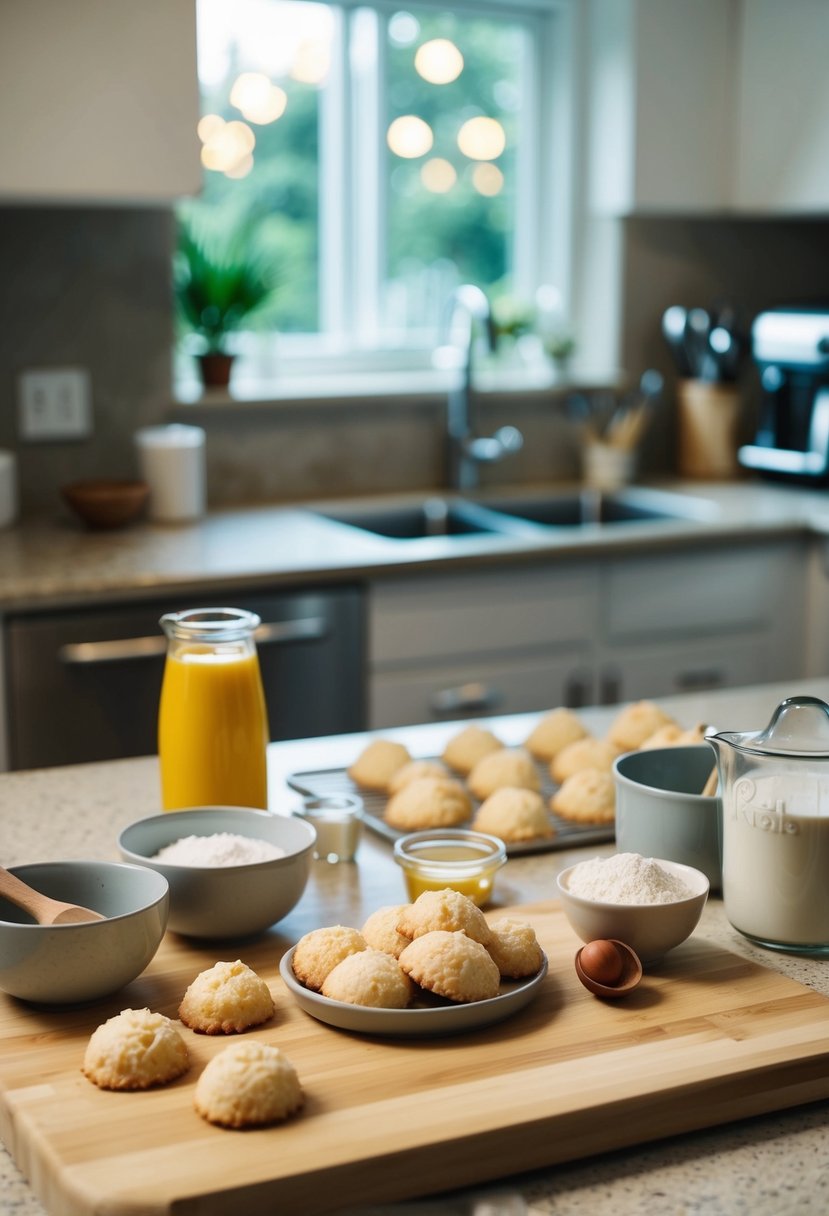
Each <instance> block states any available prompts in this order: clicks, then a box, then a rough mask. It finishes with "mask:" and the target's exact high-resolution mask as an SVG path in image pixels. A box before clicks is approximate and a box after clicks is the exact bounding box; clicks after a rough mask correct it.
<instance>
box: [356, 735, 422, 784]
mask: <svg viewBox="0 0 829 1216" xmlns="http://www.w3.org/2000/svg"><path fill="white" fill-rule="evenodd" d="M410 760H411V756H410V755H409V749H408V748H407V747H404V745H403V744H402V743H396V742H395V741H394V740H393V739H373V740H372V742H371V743H369V744H368V745H367V746H366V747H364V748H363V750H362V751H361V752H360V754H359V756H358V757H357V759H356V760H355V761H354V763H353V764H352V765H351V767H350V768H349V769H348V770H347V771H348V775H349V777H350V778H351V780H352V781H353V782H355V784H356V785H359V786H360V787H361V788H362V789H365V790H377V791H379V792H381V793H385V791H386V790H387V789H388V785H389V781H390V780H391V778H392V776H393V775H394V774H395V773H396V772H397V770H398V769H399V768H402V767H403V765H404V764H408V763H409V761H410Z"/></svg>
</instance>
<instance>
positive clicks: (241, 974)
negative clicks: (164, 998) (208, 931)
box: [178, 959, 274, 1034]
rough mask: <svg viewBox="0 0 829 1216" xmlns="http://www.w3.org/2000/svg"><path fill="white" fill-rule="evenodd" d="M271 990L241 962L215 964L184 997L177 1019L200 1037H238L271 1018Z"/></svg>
mask: <svg viewBox="0 0 829 1216" xmlns="http://www.w3.org/2000/svg"><path fill="white" fill-rule="evenodd" d="M273 1011H274V1003H273V997H272V996H271V990H270V988H269V987H268V985H267V984H266V983H265V981H264V980H263V979H262V977H261V976H259V975H257V974H256V972H255V971H252V970H251V968H250V967H248V966H247V964H246V963H243V962H242V961H241V959H236V961H235V962H234V963H214V965H213V966H212V967H209V968H208V969H207V970H206V971H202V972H200V973H199V974H198V975H197V976H196V978H195V979H194V980H193V982H192V984H191V985H190V987H189V988H188V989H187V991H186V992H185V994H184V997H183V999H182V1002H181V1004H180V1005H179V1009H178V1016H179V1017H180V1018H181V1020H182V1022H184V1025H185V1026H189V1027H190V1029H191V1030H196V1031H198V1032H199V1034H241V1032H242V1031H243V1030H249V1029H250V1028H251V1026H261V1025H262V1023H263V1022H267V1020H268V1018H271V1017H273Z"/></svg>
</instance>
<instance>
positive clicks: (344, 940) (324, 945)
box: [291, 925, 368, 992]
mask: <svg viewBox="0 0 829 1216" xmlns="http://www.w3.org/2000/svg"><path fill="white" fill-rule="evenodd" d="M367 948H368V945H367V943H366V940H365V938H364V937H363V935H362V933H359V932H358V931H357V930H356V929H349V928H348V926H347V925H328V926H326V927H325V928H323V929H312V930H311V932H310V933H306V934H305V936H304V937H301V938H300V939H299V941H298V942H297V944H296V946H295V947H294V956H293V958H292V960H291V966H292V967H293V972H294V975H295V976H296V977H297V979H298V980H299V982H300V984H304V985H305V987H306V988H312V989H313V990H314V992H319V991H320V990H321V989H322V985H323V984H324V982H325V977H326V976H327V975H328V974H329V972H331V971H333V970H334V968H335V967H336V965H337V963H341V962H342V961H343V959H344V958H347V957H348V955H349V954H356V953H357V952H358V951H359V950H366V949H367Z"/></svg>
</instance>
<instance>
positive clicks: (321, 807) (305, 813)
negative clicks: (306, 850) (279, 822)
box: [296, 794, 363, 863]
mask: <svg viewBox="0 0 829 1216" xmlns="http://www.w3.org/2000/svg"><path fill="white" fill-rule="evenodd" d="M296 813H297V815H298V816H299V817H300V818H301V819H304V820H305V822H306V823H310V824H311V825H312V827H313V828H314V830H315V831H316V833H317V841H316V844H315V845H314V857H315V859H316V860H317V861H329V862H332V863H336V862H338V861H353V860H354V858H355V856H356V854H357V846H358V845H359V843H360V836H361V834H362V830H363V800H362V798H357V797H356V796H354V795H353V794H328V795H322V796H320V797H318V798H315V797H308V798H303V800H302V806H301V807H300V808H299V810H298V811H297V812H296Z"/></svg>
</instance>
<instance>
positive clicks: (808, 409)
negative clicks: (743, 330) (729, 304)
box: [738, 308, 829, 483]
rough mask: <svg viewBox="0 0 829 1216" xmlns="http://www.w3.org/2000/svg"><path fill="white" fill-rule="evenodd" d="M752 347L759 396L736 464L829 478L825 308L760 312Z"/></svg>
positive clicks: (786, 475)
mask: <svg viewBox="0 0 829 1216" xmlns="http://www.w3.org/2000/svg"><path fill="white" fill-rule="evenodd" d="M751 349H752V356H753V358H754V362H755V363H756V365H757V368H758V371H759V373H760V385H761V389H762V400H761V404H760V416H759V424H758V428H757V436H756V438H755V441H754V443H752V444H748V445H746V446H745V447H741V448H740V450H739V453H738V459H739V461H740V464H741V465H743V466H744V467H745V468H747V469H755V470H757V471H758V472H759V473H762V474H763V475H765V476H768V477H772V478H780V479H792V480H797V481H801V482H812V483H816V482H829V308H826V309H820V308H779V309H773V310H770V311H768V312H763V313H760V314H759V316H758V317H757V318H756V320H755V322H754V324H753V326H752V331H751Z"/></svg>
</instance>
